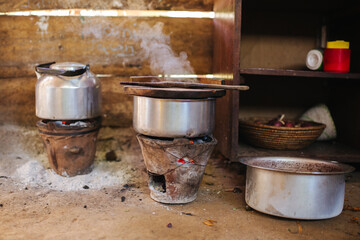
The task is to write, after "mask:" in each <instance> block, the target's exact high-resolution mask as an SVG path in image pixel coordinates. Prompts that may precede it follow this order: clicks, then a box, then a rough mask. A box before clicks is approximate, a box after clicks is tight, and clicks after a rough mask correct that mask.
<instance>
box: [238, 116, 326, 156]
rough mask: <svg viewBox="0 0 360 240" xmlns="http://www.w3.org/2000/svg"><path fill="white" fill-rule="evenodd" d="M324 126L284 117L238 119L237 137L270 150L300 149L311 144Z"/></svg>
mask: <svg viewBox="0 0 360 240" xmlns="http://www.w3.org/2000/svg"><path fill="white" fill-rule="evenodd" d="M325 127H326V125H325V124H322V123H317V122H310V121H302V120H288V119H286V118H285V116H284V115H280V116H278V117H276V118H273V119H265V118H249V119H240V121H239V136H240V138H241V139H243V140H245V141H246V142H247V143H249V144H251V145H254V146H258V147H263V148H270V149H301V148H304V147H306V146H308V145H310V144H311V143H313V142H314V141H315V140H316V139H317V138H318V137H319V136H320V135H321V133H322V132H323V130H324V128H325Z"/></svg>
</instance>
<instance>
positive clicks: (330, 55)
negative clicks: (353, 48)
mask: <svg viewBox="0 0 360 240" xmlns="http://www.w3.org/2000/svg"><path fill="white" fill-rule="evenodd" d="M349 71H350V49H344V48H326V49H325V51H324V72H339V73H347V72H349Z"/></svg>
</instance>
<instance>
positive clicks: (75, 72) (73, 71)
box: [35, 62, 90, 77]
mask: <svg viewBox="0 0 360 240" xmlns="http://www.w3.org/2000/svg"><path fill="white" fill-rule="evenodd" d="M89 68H90V66H89V65H84V64H81V63H75V62H62V63H56V62H50V63H43V64H39V65H37V66H36V67H35V70H36V72H38V73H45V74H50V75H56V76H57V75H61V76H67V77H74V76H79V75H82V74H83V73H85V72H86V71H87V70H88V69H89Z"/></svg>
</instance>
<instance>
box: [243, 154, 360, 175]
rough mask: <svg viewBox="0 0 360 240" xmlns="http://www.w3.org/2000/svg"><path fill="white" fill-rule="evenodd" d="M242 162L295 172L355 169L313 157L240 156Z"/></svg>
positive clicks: (259, 166) (314, 173) (257, 166)
mask: <svg viewBox="0 0 360 240" xmlns="http://www.w3.org/2000/svg"><path fill="white" fill-rule="evenodd" d="M240 162H241V163H243V164H245V165H247V166H250V167H254V168H260V169H265V170H270V171H275V172H284V173H294V174H313V175H336V174H345V173H350V172H352V171H354V170H355V168H354V167H352V166H350V165H347V164H342V163H338V162H336V161H324V160H317V159H311V158H295V157H244V158H240Z"/></svg>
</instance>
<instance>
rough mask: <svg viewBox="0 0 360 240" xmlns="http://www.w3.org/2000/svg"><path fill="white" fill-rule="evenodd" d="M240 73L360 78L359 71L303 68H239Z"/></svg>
mask: <svg viewBox="0 0 360 240" xmlns="http://www.w3.org/2000/svg"><path fill="white" fill-rule="evenodd" d="M240 74H244V75H268V76H287V77H311V78H340V79H360V73H331V72H321V71H303V70H286V69H270V68H246V69H240Z"/></svg>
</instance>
